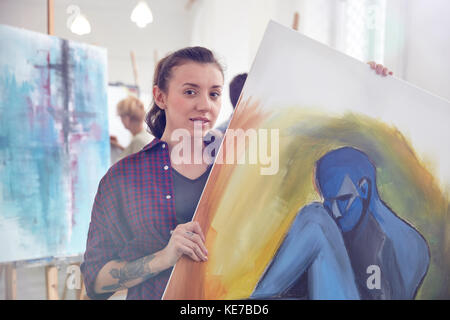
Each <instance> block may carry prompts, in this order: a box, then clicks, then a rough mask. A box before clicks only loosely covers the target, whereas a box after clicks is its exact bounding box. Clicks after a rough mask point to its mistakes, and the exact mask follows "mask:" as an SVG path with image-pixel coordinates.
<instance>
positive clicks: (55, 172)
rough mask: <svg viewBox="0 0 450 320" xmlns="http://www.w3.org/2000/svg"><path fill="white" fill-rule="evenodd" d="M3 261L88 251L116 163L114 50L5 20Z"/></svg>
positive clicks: (1, 66) (0, 38)
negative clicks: (101, 193)
mask: <svg viewBox="0 0 450 320" xmlns="http://www.w3.org/2000/svg"><path fill="white" fill-rule="evenodd" d="M0 47H1V50H0V262H10V261H20V260H30V259H40V258H47V257H64V256H72V255H78V254H81V253H82V252H83V251H84V249H85V245H86V238H87V231H88V227H89V221H90V211H91V208H92V203H93V198H94V196H95V192H96V189H97V186H98V183H99V180H100V178H101V177H102V176H103V175H104V174H105V172H106V170H107V169H108V165H109V153H110V149H109V148H110V147H109V135H108V109H107V108H108V106H107V76H106V50H105V49H103V48H98V47H94V46H90V45H86V44H81V43H75V42H72V41H67V40H64V39H60V38H57V37H53V36H47V35H44V34H39V33H36V32H31V31H27V30H23V29H17V28H12V27H9V26H3V25H0Z"/></svg>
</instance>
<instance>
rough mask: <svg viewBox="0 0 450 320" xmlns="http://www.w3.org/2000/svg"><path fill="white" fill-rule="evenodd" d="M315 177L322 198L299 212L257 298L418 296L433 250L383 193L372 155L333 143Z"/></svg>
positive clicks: (318, 166) (393, 297)
mask: <svg viewBox="0 0 450 320" xmlns="http://www.w3.org/2000/svg"><path fill="white" fill-rule="evenodd" d="M315 184H316V187H317V190H318V191H319V193H320V195H321V197H322V199H323V202H322V203H312V204H309V205H306V206H305V207H303V208H302V209H301V210H300V211H299V213H298V215H297V216H296V218H295V220H294V223H293V225H292V226H291V227H290V229H289V231H288V233H287V235H286V238H285V239H284V241H283V243H282V245H281V247H280V248H279V250H278V252H277V254H276V256H275V257H274V259H273V261H272V263H271V265H270V266H269V268H268V270H267V272H266V273H265V275H264V277H263V278H262V280H261V281H260V283H259V284H258V286H257V288H256V289H255V291H254V293H253V298H268V297H285V298H289V297H290V296H296V297H297V298H298V297H299V295H300V296H302V295H303V297H304V298H309V299H330V298H331V299H360V298H361V299H369V300H384V299H396V300H398V299H402V300H403V299H414V298H415V297H416V294H417V291H418V289H419V287H420V285H421V283H422V281H423V279H424V277H425V275H426V273H427V270H428V267H429V263H430V250H429V247H428V244H427V242H426V240H425V239H424V237H423V236H422V235H421V234H420V233H419V232H418V231H417V230H416V229H415V228H414V227H412V226H411V225H410V224H409V223H407V222H406V221H404V220H402V219H401V218H400V217H398V216H397V215H396V214H395V212H394V211H393V210H392V209H391V208H390V207H389V206H388V205H387V204H386V203H385V202H384V201H383V200H382V199H381V198H380V195H379V192H378V189H377V183H376V167H375V165H374V164H373V162H372V161H371V160H370V158H369V157H368V156H367V155H366V154H365V153H364V152H362V151H360V150H358V149H356V148H353V147H342V148H338V149H336V150H332V151H330V152H328V153H326V154H325V155H324V156H322V157H321V158H320V159H319V160H318V161H317V162H316V166H315ZM309 238H311V239H309ZM381 270H382V271H383V272H381ZM302 275H304V276H303V281H302ZM305 278H306V279H305ZM299 293H301V294H299Z"/></svg>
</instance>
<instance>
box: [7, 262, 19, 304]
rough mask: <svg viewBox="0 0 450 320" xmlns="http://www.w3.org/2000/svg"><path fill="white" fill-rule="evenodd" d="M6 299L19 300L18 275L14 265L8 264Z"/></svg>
mask: <svg viewBox="0 0 450 320" xmlns="http://www.w3.org/2000/svg"><path fill="white" fill-rule="evenodd" d="M5 284H6V286H5V299H6V300H16V299H17V273H16V268H15V266H14V264H8V265H6V267H5Z"/></svg>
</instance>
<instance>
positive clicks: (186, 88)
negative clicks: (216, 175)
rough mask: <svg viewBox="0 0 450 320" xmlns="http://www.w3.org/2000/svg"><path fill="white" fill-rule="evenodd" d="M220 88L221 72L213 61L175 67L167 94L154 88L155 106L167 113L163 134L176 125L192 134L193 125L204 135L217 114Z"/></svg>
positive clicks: (211, 125)
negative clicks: (199, 128) (200, 129)
mask: <svg viewBox="0 0 450 320" xmlns="http://www.w3.org/2000/svg"><path fill="white" fill-rule="evenodd" d="M222 88H223V76H222V73H221V71H220V70H219V68H218V67H217V66H216V65H215V64H213V63H205V64H201V63H196V62H188V63H185V64H182V65H180V66H176V67H174V68H173V69H172V76H171V79H170V80H169V83H168V88H167V93H163V92H162V91H160V90H158V89H157V90H156V95H155V100H156V101H157V103H158V102H159V103H158V106H160V107H161V108H162V109H164V110H165V113H166V128H165V131H164V136H166V137H168V135H169V136H170V135H171V134H172V132H173V131H174V130H176V129H179V128H183V129H187V130H188V131H189V133H190V134H191V135H192V136H193V134H194V124H197V127H200V126H201V128H202V130H203V132H202V135H203V136H204V135H205V134H206V132H207V131H208V130H210V129H212V128H213V126H214V124H215V122H216V120H217V116H218V115H219V112H220V107H221V104H222V100H221V96H222ZM158 92H159V95H160V96H159V97H158ZM154 94H155V91H154Z"/></svg>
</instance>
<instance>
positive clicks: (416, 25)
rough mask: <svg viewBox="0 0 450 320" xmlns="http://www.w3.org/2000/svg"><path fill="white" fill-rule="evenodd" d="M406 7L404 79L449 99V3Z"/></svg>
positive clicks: (418, 1)
mask: <svg viewBox="0 0 450 320" xmlns="http://www.w3.org/2000/svg"><path fill="white" fill-rule="evenodd" d="M408 5H409V8H408V10H407V12H408V15H407V22H406V44H405V55H404V63H405V67H404V78H405V79H406V80H407V81H410V82H412V83H414V84H416V85H418V86H419V87H421V88H423V89H426V90H428V91H430V92H432V93H435V94H437V95H440V96H442V97H444V98H446V99H447V100H450V1H448V0H427V1H422V0H409V1H408Z"/></svg>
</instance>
